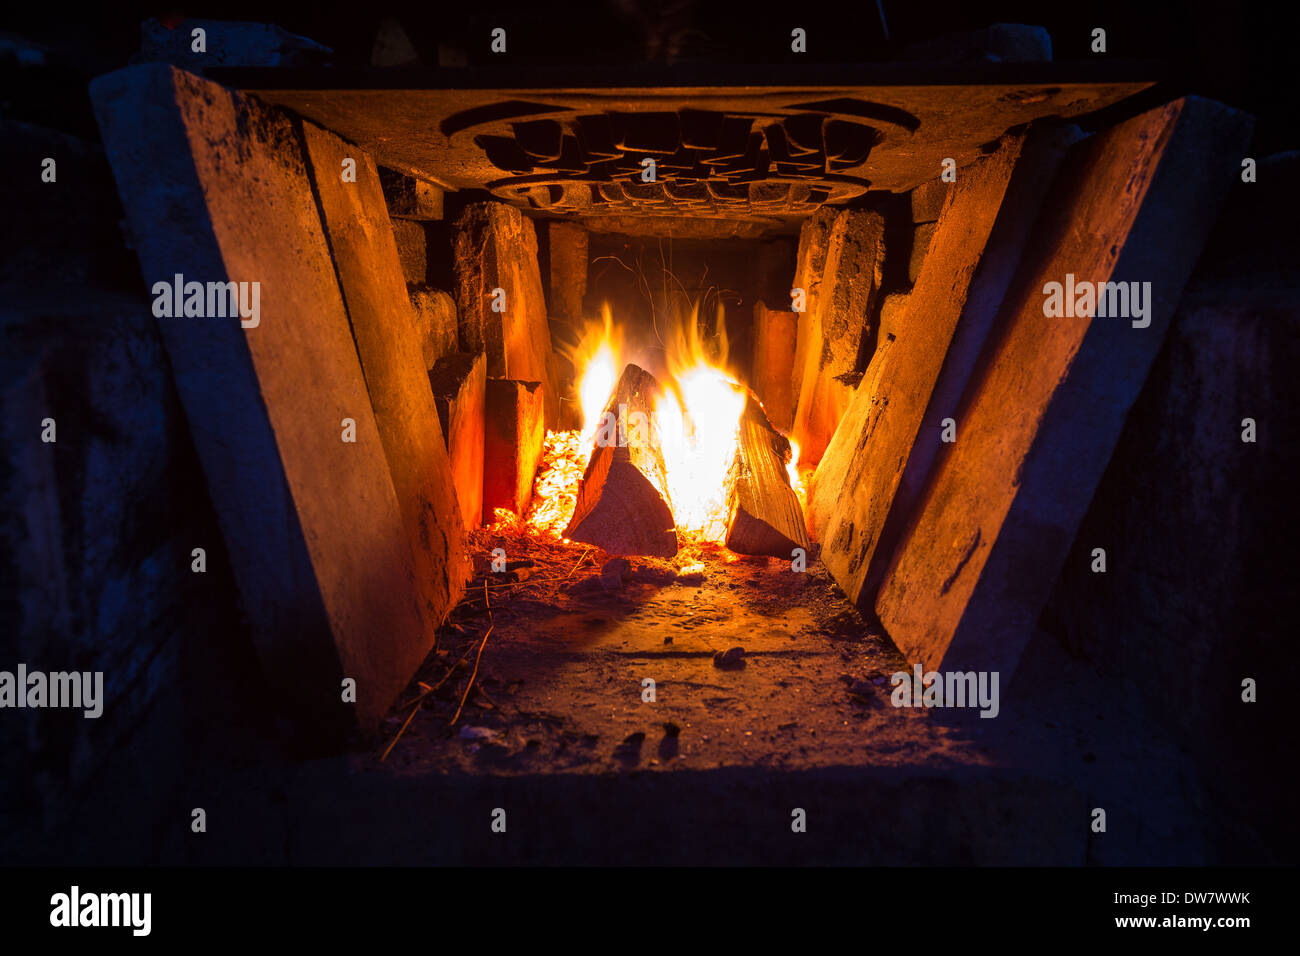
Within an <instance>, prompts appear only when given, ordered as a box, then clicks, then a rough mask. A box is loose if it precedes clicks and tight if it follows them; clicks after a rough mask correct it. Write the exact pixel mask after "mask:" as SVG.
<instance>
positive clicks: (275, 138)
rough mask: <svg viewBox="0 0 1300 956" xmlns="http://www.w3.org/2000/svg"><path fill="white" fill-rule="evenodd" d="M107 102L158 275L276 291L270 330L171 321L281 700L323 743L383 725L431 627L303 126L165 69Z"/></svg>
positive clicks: (116, 153) (100, 108)
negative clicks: (405, 658)
mask: <svg viewBox="0 0 1300 956" xmlns="http://www.w3.org/2000/svg"><path fill="white" fill-rule="evenodd" d="M91 98H92V102H93V104H94V107H95V112H96V116H97V119H98V121H99V125H100V129H101V132H102V134H103V137H104V141H105V146H106V152H107V155H108V158H109V162H110V164H111V165H112V167H113V173H114V176H115V178H116V180H117V184H118V191H119V193H120V194H121V195H122V197H123V200H124V203H123V204H124V206H125V209H126V213H127V223H128V226H129V229H130V233H131V238H132V245H133V247H134V249H135V250H136V252H137V253H138V255H139V257H140V262H141V265H142V267H143V272H144V277H145V282H146V284H147V285H149V286H150V287H151V288H152V287H153V284H154V283H156V282H159V281H162V282H167V283H170V282H171V281H172V280H173V277H174V276H175V275H176V274H178V273H179V274H183V275H184V276H185V277H186V280H187V281H199V282H209V281H214V282H215V281H222V282H224V281H234V282H249V283H252V282H258V283H259V284H260V285H259V287H258V288H259V289H260V294H259V298H260V314H259V321H258V323H257V325H256V326H255V327H249V328H245V327H243V325H242V323H241V320H240V319H239V318H238V317H235V318H224V319H222V318H204V319H198V318H184V317H182V318H159V319H158V325H159V328H160V329H161V332H162V337H163V341H164V344H165V347H166V349H167V354H168V359H169V361H170V364H171V368H172V371H173V374H174V377H175V381H176V387H177V390H178V392H179V393H180V397H181V402H182V405H183V406H184V408H185V413H186V416H187V417H188V419H189V423H190V430H191V433H192V434H193V436H194V443H195V447H196V448H197V450H198V453H199V458H200V461H201V463H202V465H203V468H204V472H205V474H206V476H207V482H208V488H209V492H210V494H211V496H212V501H213V504H214V505H215V507H216V511H217V516H218V521H219V524H220V526H221V529H222V533H223V535H224V536H225V539H226V544H227V548H228V550H229V552H230V555H231V562H232V565H233V570H234V573H235V578H236V581H237V583H238V585H239V588H240V593H241V597H242V599H243V604H244V611H245V613H246V614H247V616H248V619H249V621H250V623H251V626H252V630H253V636H254V641H255V644H256V647H257V650H258V653H259V656H260V659H261V661H262V665H263V669H264V671H265V674H266V676H267V683H268V685H269V688H270V693H272V694H273V695H274V701H273V702H274V703H276V704H278V705H280V706H282V707H284V708H285V710H286V712H287V713H288V714H289V715H291V717H292V718H293V719H294V720H295V721H296V722H297V723H298V724H300V725H301V726H303V727H305V728H307V729H308V731H309V733H310V734H311V735H313V736H314V737H315V738H316V739H328V740H334V739H335V737H334V734H335V733H340V732H342V731H345V730H346V729H347V728H348V727H351V726H355V725H357V724H360V725H361V726H363V727H373V726H374V725H375V724H376V723H377V721H378V719H379V717H380V715H381V714H382V712H383V710H384V709H385V707H387V705H388V704H389V703H390V702H391V700H392V695H393V694H394V693H396V692H397V691H398V690H399V689H400V687H401V685H402V683H403V682H404V681H405V680H406V679H407V678H408V677H409V676H410V675H409V673H407V672H406V671H405V669H404V667H402V666H399V665H398V664H397V663H396V661H395V658H394V657H393V655H392V653H391V649H392V648H393V647H394V646H397V647H412V646H423V645H425V644H426V643H427V641H428V640H429V635H428V634H427V629H428V622H427V620H426V619H425V616H424V614H423V613H422V608H421V604H420V600H419V598H418V594H419V590H418V588H417V585H416V581H415V572H414V569H413V566H412V557H411V549H410V546H409V544H408V541H407V538H406V534H405V530H404V528H403V525H402V520H401V510H400V508H399V505H398V501H397V495H396V492H395V490H394V487H393V481H392V478H391V476H390V474H389V469H388V462H387V460H386V459H385V457H384V448H383V444H382V442H381V440H380V437H379V429H378V425H377V424H376V421H375V415H374V412H373V410H372V408H371V404H370V396H369V394H368V393H367V391H366V383H365V378H364V376H363V374H362V370H361V366H360V363H359V361H358V358H357V352H356V346H355V345H354V343H353V341H352V335H351V331H350V329H349V326H348V318H347V312H346V310H345V309H344V305H343V299H342V296H341V294H340V291H339V284H338V276H337V274H336V273H335V271H334V264H333V261H332V260H331V258H330V252H329V247H328V244H327V242H326V239H325V235H324V231H323V229H322V226H321V222H320V217H319V214H318V211H317V208H316V201H315V198H314V196H313V195H312V188H311V183H310V180H309V178H308V171H307V167H306V163H305V158H304V154H303V145H302V140H301V137H300V135H299V133H298V131H297V130H296V129H295V127H294V125H293V123H292V121H291V120H290V119H289V118H288V117H287V116H285V115H284V114H282V113H281V112H280V111H278V110H276V109H273V108H270V107H267V106H265V105H263V104H261V103H259V102H257V101H255V100H252V99H249V98H247V97H245V96H243V95H241V94H238V93H233V92H232V91H230V90H227V89H225V88H223V87H221V86H218V85H217V84H215V83H211V82H209V81H206V80H203V79H200V78H199V77H196V76H194V75H192V74H189V73H185V72H183V71H180V70H177V69H174V68H172V67H169V66H165V65H142V66H135V67H130V68H128V69H125V70H120V71H117V72H115V73H110V74H106V75H104V76H101V77H98V78H97V79H96V80H94V81H93V82H92V84H91ZM249 288H250V290H251V286H250V287H249ZM344 419H351V420H352V421H353V422H355V430H356V442H355V443H354V444H347V443H344V442H343V441H342V437H343V432H342V427H343V426H342V422H343V420H344ZM345 677H350V678H353V679H355V680H356V681H357V686H358V695H357V703H356V704H351V703H344V702H343V701H342V694H341V691H340V686H341V681H342V679H343V678H345Z"/></svg>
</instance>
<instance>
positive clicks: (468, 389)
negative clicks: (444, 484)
mask: <svg viewBox="0 0 1300 956" xmlns="http://www.w3.org/2000/svg"><path fill="white" fill-rule="evenodd" d="M429 386H430V388H432V390H433V397H434V400H435V401H436V402H437V403H438V419H439V422H440V423H441V425H442V434H443V436H444V437H445V438H446V440H447V452H448V454H449V455H450V456H451V471H452V480H453V482H454V484H455V486H456V498H457V500H458V501H459V502H460V513H461V517H462V518H463V519H464V522H465V526H466V527H468V528H477V527H478V526H479V524H480V523H481V522H482V518H483V416H484V401H485V400H486V389H487V366H486V363H485V361H484V358H483V353H482V352H479V353H478V354H470V353H469V352H453V353H451V354H449V355H444V356H443V357H442V358H440V359H439V360H438V362H437V364H436V365H434V367H433V368H432V369H431V370H430V372H429Z"/></svg>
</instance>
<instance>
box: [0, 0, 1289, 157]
mask: <svg viewBox="0 0 1300 956" xmlns="http://www.w3.org/2000/svg"><path fill="white" fill-rule="evenodd" d="M881 10H883V19H884V23H885V24H887V26H888V37H886V33H885V29H884V27H883V26H882V16H881V12H880V11H881ZM168 14H171V15H174V16H177V17H196V18H210V19H227V20H252V21H258V22H272V23H276V24H279V25H280V26H282V27H284V28H285V29H286V30H289V31H291V32H293V33H298V34H300V35H302V36H305V37H308V38H310V39H313V40H316V41H317V42H319V43H322V44H324V45H325V46H328V47H330V48H331V49H332V50H333V51H334V61H333V62H334V63H335V64H336V65H339V66H366V65H368V64H369V58H370V52H371V46H372V44H373V42H374V38H375V34H376V32H377V30H378V27H379V24H380V21H381V20H382V19H383V18H385V17H392V18H393V19H396V20H397V21H398V22H399V23H400V24H401V25H402V27H403V29H404V30H405V32H406V34H407V35H408V36H409V38H410V40H411V43H412V45H413V46H414V47H415V50H416V52H417V53H418V54H419V55H420V58H421V60H422V61H423V62H424V63H426V64H428V65H436V64H437V62H438V47H439V45H440V44H441V45H443V46H444V47H447V48H451V49H455V50H457V51H460V52H461V53H462V54H463V55H464V56H465V57H466V59H467V60H468V62H469V63H470V64H474V65H477V64H480V63H483V64H485V63H488V62H489V61H490V62H491V63H495V64H503V65H504V64H507V63H509V64H513V65H516V66H520V65H523V66H537V67H545V66H574V65H607V66H615V67H617V66H625V65H632V64H636V63H645V62H653V63H658V64H668V63H673V64H683V65H686V64H691V63H701V64H727V63H732V64H745V65H751V66H752V65H755V64H759V65H761V64H766V63H782V62H793V61H798V62H803V63H821V64H828V63H852V62H879V61H888V60H890V59H894V58H896V57H897V56H899V55H900V53H901V52H902V51H903V50H904V49H905V48H906V47H907V46H908V45H909V44H913V43H917V42H920V41H923V40H926V39H930V38H933V37H936V36H940V35H943V34H946V33H952V32H957V31H961V30H969V29H974V28H979V27H984V26H988V25H990V24H993V23H1025V24H1034V25H1041V26H1044V27H1046V28H1047V29H1048V31H1049V32H1050V34H1051V37H1052V47H1053V58H1054V59H1055V60H1058V61H1064V60H1092V61H1094V62H1095V61H1097V60H1099V59H1101V57H1100V56H1099V55H1098V54H1093V53H1092V52H1091V51H1090V49H1089V47H1090V43H1091V32H1092V30H1093V28H1095V27H1103V28H1104V29H1105V30H1106V34H1107V53H1106V54H1105V57H1106V58H1108V59H1111V60H1140V61H1150V62H1151V63H1152V65H1153V66H1154V67H1156V70H1155V75H1158V76H1159V77H1160V78H1161V79H1162V80H1163V83H1162V90H1161V92H1162V93H1165V94H1167V95H1177V94H1181V93H1185V92H1194V93H1199V94H1201V95H1205V96H1209V97H1213V98H1215V99H1219V100H1222V101H1223V102H1226V103H1228V104H1229V105H1232V106H1236V107H1239V108H1241V109H1245V110H1248V111H1249V112H1252V113H1254V114H1256V116H1257V117H1258V118H1259V123H1258V126H1257V129H1256V141H1255V150H1256V153H1257V154H1259V155H1267V154H1269V153H1272V152H1276V151H1278V150H1283V149H1292V148H1296V147H1297V146H1300V131H1297V127H1296V123H1295V122H1294V116H1295V113H1296V108H1295V103H1294V92H1295V88H1296V83H1295V79H1294V77H1295V62H1294V56H1295V53H1294V49H1295V43H1296V30H1295V26H1296V23H1297V21H1300V17H1298V16H1297V14H1296V12H1295V7H1294V6H1293V5H1290V4H1272V3H1258V4H1223V3H1210V2H1200V0H1198V2H1193V3H1186V4H1150V3H1147V4H1143V3H1132V2H1123V0H1119V2H1101V3H1064V2H1056V3H1042V2H1037V3H1035V2H1024V0H1021V2H972V3H954V2H947V0H941V2H920V0H879V5H877V2H876V0H855V2H852V3H846V2H826V0H809V2H800V3H796V4H791V3H784V4H775V3H770V2H769V3H764V2H752V0H709V2H705V0H602V2H587V3H581V4H571V3H563V2H559V3H540V2H524V0H499V2H493V3H458V4H454V5H452V4H445V3H430V2H427V0H425V2H409V0H408V2H385V3H382V4H366V3H361V4H357V3H346V4H343V3H339V4H319V5H316V4H311V5H308V4H302V3H298V4H289V3H221V4H215V5H214V4H196V5H194V6H193V7H189V6H170V5H166V4H149V3H122V4H115V5H111V6H106V7H105V8H104V9H101V10H95V11H80V10H71V11H70V10H68V9H66V8H61V7H58V6H54V5H51V4H33V5H24V9H21V10H14V9H12V8H11V9H9V10H6V11H5V13H4V15H3V19H0V31H4V32H11V33H16V34H18V35H20V36H23V37H26V38H28V39H32V40H36V41H38V42H40V43H42V44H44V45H46V46H48V47H49V56H48V62H49V63H50V65H51V66H53V67H55V69H53V70H50V71H48V73H47V76H46V78H45V79H44V81H42V83H41V84H40V86H39V88H33V87H32V84H31V83H30V81H26V82H23V81H20V79H19V76H18V73H17V71H15V70H14V69H13V68H12V65H11V64H7V63H5V62H4V59H3V55H0V112H3V113H5V114H7V115H9V116H11V117H13V118H15V119H22V120H26V121H28V122H35V123H41V124H43V125H46V126H54V127H56V128H62V129H68V130H69V131H72V132H80V133H82V134H83V135H87V134H89V135H91V136H92V137H93V134H94V124H93V118H92V117H91V115H90V108H89V103H88V102H87V100H86V97H85V82H86V80H87V79H88V78H89V77H91V76H94V75H96V74H98V73H101V72H104V71H107V70H110V69H115V68H117V67H119V66H121V65H123V64H125V62H126V61H127V60H128V58H129V57H130V56H131V54H133V53H134V52H135V51H136V50H138V48H139V23H140V21H141V20H143V19H145V18H147V17H161V16H165V15H168ZM497 26H501V27H504V28H506V30H507V32H508V37H509V44H508V51H507V53H506V54H504V55H493V54H490V52H489V49H488V34H489V32H490V31H491V29H492V28H494V27H497ZM796 26H798V27H802V28H803V29H805V30H806V31H807V35H808V52H807V53H806V54H804V55H798V54H794V53H792V52H791V51H790V40H789V37H790V30H791V29H792V28H793V27H796ZM1166 98H1167V96H1166Z"/></svg>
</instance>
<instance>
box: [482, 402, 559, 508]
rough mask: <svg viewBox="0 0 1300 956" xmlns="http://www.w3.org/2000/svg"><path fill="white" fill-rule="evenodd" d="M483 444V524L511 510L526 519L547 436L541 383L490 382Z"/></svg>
mask: <svg viewBox="0 0 1300 956" xmlns="http://www.w3.org/2000/svg"><path fill="white" fill-rule="evenodd" d="M484 404H485V413H484V440H483V523H484V524H490V523H491V522H492V521H493V520H494V517H493V511H495V509H497V508H505V509H507V510H509V511H513V512H514V513H515V514H517V515H520V516H521V517H522V516H523V515H524V514H525V513H526V512H527V511H528V503H529V502H530V501H531V500H532V497H533V478H534V477H535V476H536V474H537V463H538V462H539V461H540V460H541V457H542V441H543V439H544V438H545V436H546V431H545V428H544V427H543V424H542V414H543V410H542V387H541V383H540V382H520V381H515V380H512V379H503V378H490V379H488V380H487V397H486V401H485V403H484Z"/></svg>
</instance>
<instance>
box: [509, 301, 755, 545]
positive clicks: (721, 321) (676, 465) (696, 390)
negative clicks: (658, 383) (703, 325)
mask: <svg viewBox="0 0 1300 956" xmlns="http://www.w3.org/2000/svg"><path fill="white" fill-rule="evenodd" d="M698 320H699V306H698V303H697V304H696V305H695V306H694V307H692V308H691V310H690V315H689V317H685V318H683V317H681V316H680V314H679V316H678V317H677V320H676V321H674V322H672V323H671V325H670V331H669V340H668V342H667V343H666V346H665V351H666V355H667V363H666V364H667V373H668V374H667V376H666V380H665V381H663V383H662V384H663V385H664V394H663V397H662V398H661V399H660V400H659V402H658V403H657V406H656V408H655V409H654V416H655V421H654V423H653V426H652V436H653V437H652V440H654V441H657V442H658V443H659V446H660V450H661V452H662V454H663V456H664V463H665V465H666V466H667V476H668V489H667V491H668V497H669V505H670V507H671V508H672V510H673V515H674V517H675V519H676V521H677V526H678V532H679V534H681V535H682V536H683V537H685V538H687V539H693V540H699V541H716V542H721V541H722V540H723V538H724V537H725V535H726V524H727V517H728V515H727V497H728V489H727V481H728V476H729V474H730V472H731V468H732V464H733V462H734V460H735V455H736V433H737V429H738V427H739V424H740V416H741V413H742V412H743V411H744V408H745V400H746V394H747V393H746V390H745V389H744V388H743V387H742V386H740V385H739V384H737V382H736V381H735V380H734V378H733V377H732V376H731V375H730V374H729V373H728V372H727V371H726V363H727V349H728V343H727V330H726V321H725V315H724V313H723V309H722V306H721V304H719V305H718V312H717V323H716V329H717V331H716V333H715V335H714V336H712V337H710V338H706V337H705V336H704V335H703V334H702V332H701V330H700V324H699V321H698ZM624 351H625V347H624V343H623V339H622V336H621V334H620V332H619V330H618V329H617V328H615V326H614V324H613V318H612V315H611V312H610V309H609V307H608V305H607V306H605V307H604V309H603V315H602V321H601V322H599V323H596V322H592V323H589V324H588V325H587V329H586V332H585V333H584V335H583V338H582V341H581V343H580V344H579V346H578V348H577V350H576V351H575V353H574V355H573V360H574V362H573V364H574V369H575V370H576V372H577V375H578V383H579V384H578V398H579V401H580V403H581V406H582V429H581V430H580V431H576V432H550V433H548V434H547V437H546V447H545V450H544V452H543V455H542V467H541V471H540V472H539V474H538V478H537V482H536V485H535V489H534V496H533V503H532V505H531V507H530V510H529V513H528V518H527V523H528V525H529V526H531V527H532V528H534V529H536V530H538V531H543V532H549V533H550V534H552V535H553V536H554V537H557V538H558V537H562V536H563V533H564V529H565V527H566V526H567V524H568V521H569V519H570V518H571V517H572V515H573V509H574V506H575V504H576V501H577V492H578V485H579V483H580V481H581V478H582V474H583V472H584V471H585V470H586V467H587V463H588V460H589V459H590V455H591V448H592V441H593V439H594V436H595V433H596V429H597V427H598V426H599V424H600V417H601V413H602V412H603V411H604V409H605V406H606V404H607V403H608V402H609V398H610V394H611V393H612V392H613V390H614V386H615V384H616V383H617V381H618V376H619V375H620V374H621V373H622V371H623V367H624V364H625V362H626V358H625V356H624Z"/></svg>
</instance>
